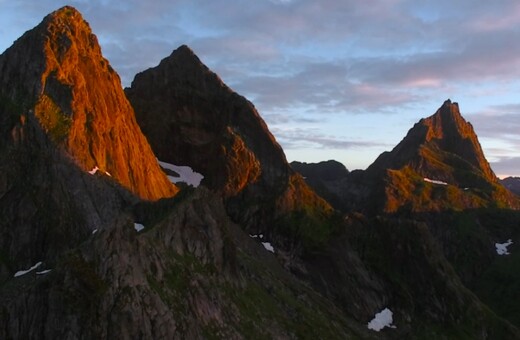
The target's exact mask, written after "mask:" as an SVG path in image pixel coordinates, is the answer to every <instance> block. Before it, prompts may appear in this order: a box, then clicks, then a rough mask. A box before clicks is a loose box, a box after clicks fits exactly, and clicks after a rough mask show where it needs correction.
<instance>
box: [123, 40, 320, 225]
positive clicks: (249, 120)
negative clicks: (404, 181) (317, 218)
mask: <svg viewBox="0 0 520 340" xmlns="http://www.w3.org/2000/svg"><path fill="white" fill-rule="evenodd" d="M125 92H126V94H127V96H128V98H129V100H130V102H131V103H132V106H133V107H134V110H135V112H136V117H137V120H138V123H139V125H140V126H141V129H142V131H143V133H144V134H145V135H146V136H147V138H148V140H149V141H150V144H151V146H152V148H153V149H154V152H155V153H156V154H157V156H158V158H159V159H160V160H164V161H167V162H171V163H174V164H177V165H189V166H190V167H192V168H193V169H194V170H195V171H197V172H200V173H202V174H203V175H204V176H205V177H204V180H203V184H204V185H206V186H207V187H209V188H210V189H212V190H214V191H216V192H219V193H220V194H222V195H223V196H224V197H225V198H229V199H233V198H237V197H240V202H239V204H240V205H241V206H240V207H238V208H237V210H240V211H241V213H244V214H248V213H247V212H246V211H249V212H251V211H253V210H255V209H257V214H258V215H262V214H263V215H266V214H268V215H271V216H272V215H273V213H274V212H277V213H278V212H281V211H285V212H287V211H288V210H289V211H292V210H298V209H304V207H306V206H312V207H314V208H316V209H319V210H323V209H324V210H326V211H328V210H330V206H329V205H328V204H327V203H326V202H325V201H324V200H322V199H321V198H320V197H318V196H317V195H316V194H315V193H314V192H313V191H312V190H311V189H310V188H309V187H308V186H307V185H306V184H305V182H304V181H303V180H300V175H298V174H296V173H294V171H293V170H292V169H291V168H290V167H289V165H288V163H287V160H286V158H285V154H284V153H283V150H282V148H281V147H280V145H279V144H278V143H277V142H276V140H275V138H274V137H273V135H272V134H271V133H270V132H269V130H268V128H267V125H266V124H265V122H264V121H263V119H262V118H261V117H260V115H259V113H258V112H257V110H256V108H255V107H254V105H253V104H252V103H251V102H249V101H248V100H247V99H245V98H244V97H242V96H240V95H238V94H237V93H235V92H234V91H232V90H231V89H230V88H229V87H227V86H226V85H225V84H224V83H223V82H222V80H221V79H220V78H219V77H218V76H217V75H216V74H215V73H213V72H212V71H210V70H209V69H208V68H207V67H206V66H205V65H204V64H203V63H202V62H201V61H200V60H199V58H198V57H197V56H196V55H195V54H194V53H193V51H192V50H191V49H190V48H189V47H187V46H181V47H179V48H178V49H177V50H175V51H173V53H172V54H171V55H170V56H169V57H167V58H165V59H163V60H162V61H161V63H160V64H159V65H158V66H157V67H154V68H151V69H148V70H146V71H144V72H142V73H139V74H137V75H136V77H135V79H134V81H133V82H132V86H131V87H130V88H127V89H126V90H125ZM237 204H238V203H237ZM267 206H269V208H267ZM266 209H268V210H269V212H268V213H267V212H266Z"/></svg>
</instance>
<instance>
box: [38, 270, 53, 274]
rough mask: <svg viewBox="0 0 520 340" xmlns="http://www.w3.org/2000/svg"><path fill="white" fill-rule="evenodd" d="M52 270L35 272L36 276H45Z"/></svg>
mask: <svg viewBox="0 0 520 340" xmlns="http://www.w3.org/2000/svg"><path fill="white" fill-rule="evenodd" d="M51 271H52V269H47V270H42V271H41V272H36V275H45V274H47V273H50V272H51Z"/></svg>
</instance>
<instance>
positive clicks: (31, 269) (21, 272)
mask: <svg viewBox="0 0 520 340" xmlns="http://www.w3.org/2000/svg"><path fill="white" fill-rule="evenodd" d="M41 265H42V262H38V263H36V264H35V265H34V266H32V267H31V268H29V269H27V270H19V271H17V272H16V273H14V277H18V276H22V275H25V274H27V273H29V272H31V271H33V270H35V269H36V268H38V267H39V266H41Z"/></svg>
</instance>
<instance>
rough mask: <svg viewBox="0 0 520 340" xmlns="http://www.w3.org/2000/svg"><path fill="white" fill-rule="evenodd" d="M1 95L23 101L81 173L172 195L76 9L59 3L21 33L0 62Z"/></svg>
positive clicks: (144, 193)
mask: <svg viewBox="0 0 520 340" xmlns="http://www.w3.org/2000/svg"><path fill="white" fill-rule="evenodd" d="M0 66H1V68H2V71H1V72H0V85H1V86H2V88H3V90H2V92H3V95H4V96H7V97H10V98H11V99H12V100H15V101H21V102H23V103H25V105H27V106H28V107H29V108H31V109H30V111H31V114H32V113H34V115H35V116H36V117H37V118H38V120H39V122H40V124H41V127H42V128H43V130H44V131H45V132H46V134H47V135H48V137H49V138H50V139H51V140H52V141H53V142H54V143H55V144H56V145H57V146H58V147H59V148H62V149H63V150H65V151H66V152H67V153H68V154H69V155H70V156H71V157H72V158H73V159H74V161H75V163H76V164H77V165H78V166H79V167H80V168H82V169H84V170H85V171H89V170H92V169H93V168H95V167H98V168H99V171H100V173H101V174H104V175H107V176H108V174H110V175H111V176H112V178H113V179H114V180H115V181H117V182H118V183H120V184H121V185H123V186H124V187H126V188H127V189H129V190H130V191H132V192H133V193H135V194H136V195H137V196H139V197H141V198H143V199H147V200H156V199H159V198H162V197H169V196H173V195H174V194H175V193H176V192H177V191H178V189H177V188H176V187H175V186H174V185H173V184H171V183H170V182H169V181H168V179H167V178H166V176H165V175H164V173H163V172H162V171H161V169H160V167H159V166H158V165H157V161H156V159H155V157H154V155H153V152H152V150H151V148H150V146H149V144H148V143H147V141H146V138H145V137H144V136H143V134H142V133H141V131H140V129H139V126H138V125H137V123H136V120H135V116H134V112H133V109H132V107H131V106H130V104H129V103H128V101H127V99H126V97H125V95H124V92H123V90H122V87H121V82H120V79H119V76H118V75H117V74H116V72H115V71H114V70H113V69H112V68H111V67H110V65H109V63H108V61H107V60H106V59H104V58H103V56H102V54H101V49H100V47H99V45H98V42H97V39H96V37H95V35H94V34H92V32H91V29H90V27H89V25H88V24H87V23H86V22H85V21H84V20H83V18H82V17H81V14H80V13H79V12H77V11H76V10H75V9H74V8H72V7H64V8H62V9H60V10H57V11H55V12H53V13H51V14H50V15H48V16H47V17H46V18H45V19H44V20H43V21H42V23H40V24H39V25H38V26H37V27H36V28H34V29H33V30H31V31H28V32H27V33H25V34H24V35H23V36H22V37H21V38H20V39H18V40H17V41H16V42H15V44H14V45H13V46H12V47H11V48H9V49H8V50H7V51H6V52H5V55H4V58H3V64H2V65H0Z"/></svg>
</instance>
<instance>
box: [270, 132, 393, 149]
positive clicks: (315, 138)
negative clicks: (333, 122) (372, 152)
mask: <svg viewBox="0 0 520 340" xmlns="http://www.w3.org/2000/svg"><path fill="white" fill-rule="evenodd" d="M271 130H272V132H273V134H274V135H276V138H277V139H278V140H279V142H280V144H282V145H283V147H284V149H287V150H291V149H304V148H310V149H339V150H347V149H353V148H366V147H381V146H383V144H380V143H375V142H370V141H360V140H351V139H346V138H342V137H338V136H334V135H330V134H324V133H323V132H321V131H320V130H319V129H316V128H278V127H274V128H271ZM384 146H386V145H384Z"/></svg>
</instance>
